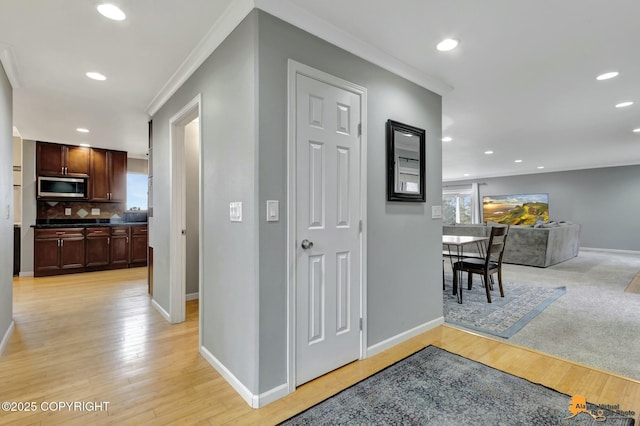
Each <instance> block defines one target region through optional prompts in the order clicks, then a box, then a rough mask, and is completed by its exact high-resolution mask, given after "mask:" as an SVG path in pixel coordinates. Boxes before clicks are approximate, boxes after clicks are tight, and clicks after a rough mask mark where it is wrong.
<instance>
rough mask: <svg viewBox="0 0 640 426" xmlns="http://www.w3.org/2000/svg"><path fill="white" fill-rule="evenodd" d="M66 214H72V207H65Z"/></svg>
mask: <svg viewBox="0 0 640 426" xmlns="http://www.w3.org/2000/svg"><path fill="white" fill-rule="evenodd" d="M64 215H65V216H71V209H70V208H69V207H65V209H64Z"/></svg>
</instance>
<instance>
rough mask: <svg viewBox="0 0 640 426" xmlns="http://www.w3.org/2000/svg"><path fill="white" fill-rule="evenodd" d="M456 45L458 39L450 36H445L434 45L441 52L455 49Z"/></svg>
mask: <svg viewBox="0 0 640 426" xmlns="http://www.w3.org/2000/svg"><path fill="white" fill-rule="evenodd" d="M456 47H458V40H454V39H452V38H445V39H444V40H442V41H441V42H440V43H438V44H437V45H436V49H438V50H439V51H441V52H448V51H450V50H453V49H455V48H456Z"/></svg>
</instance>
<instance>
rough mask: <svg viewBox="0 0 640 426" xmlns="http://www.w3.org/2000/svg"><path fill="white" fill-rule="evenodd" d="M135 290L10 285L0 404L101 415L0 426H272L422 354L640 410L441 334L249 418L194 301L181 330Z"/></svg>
mask: <svg viewBox="0 0 640 426" xmlns="http://www.w3.org/2000/svg"><path fill="white" fill-rule="evenodd" d="M146 289H147V287H146V270H145V269H144V268H139V269H131V270H118V271H105V272H94V273H90V274H76V275H67V276H62V277H49V278H37V279H36V278H18V279H15V280H14V319H15V324H16V326H15V331H14V334H13V336H12V337H11V339H10V341H9V344H8V346H7V349H6V351H5V353H4V354H3V356H2V357H0V402H2V401H16V402H29V401H33V402H35V403H36V404H37V406H38V407H40V405H41V403H43V402H55V401H84V402H86V401H108V402H109V406H108V411H107V412H104V411H103V412H80V411H71V412H69V411H67V410H63V411H61V412H43V411H42V410H41V409H38V411H36V412H35V413H34V412H19V413H16V412H3V411H0V424H16V425H21V426H22V425H39V424H46V425H50V424H64V425H76V424H77V425H86V424H98V425H100V424H134V425H140V424H171V423H175V424H202V425H207V424H211V425H221V424H251V425H253V424H260V425H264V424H275V423H278V422H279V421H281V420H284V419H286V418H288V417H290V416H291V415H293V414H296V413H298V412H300V411H302V410H304V409H306V408H308V407H310V406H312V405H313V404H315V403H317V402H319V401H321V400H323V399H325V398H327V397H329V396H330V395H332V394H334V393H336V392H338V391H340V390H342V389H344V388H346V387H348V386H350V385H352V384H354V383H356V382H358V381H360V380H361V379H363V378H365V377H367V376H369V375H371V374H373V373H375V372H376V371H379V370H381V369H383V368H385V367H386V366H388V365H390V364H392V363H394V362H396V361H398V360H400V359H402V358H404V357H406V356H407V355H410V354H411V353H413V352H415V351H417V350H419V349H421V348H423V347H424V346H426V345H430V344H431V345H436V346H439V347H441V348H443V349H446V350H448V351H451V352H454V353H457V354H460V355H462V356H465V357H467V358H470V359H473V360H476V361H479V362H482V363H484V364H487V365H490V366H492V367H495V368H498V369H500V370H503V371H506V372H509V373H512V374H515V375H517V376H521V377H524V378H527V379H529V380H531V381H534V382H538V383H542V384H544V385H546V386H549V387H552V388H555V389H557V390H558V391H560V392H564V393H566V394H568V395H575V394H577V395H584V396H586V397H587V399H588V400H589V401H592V402H595V403H600V404H610V405H619V406H620V408H621V409H625V410H634V411H636V413H638V412H639V411H640V383H639V382H636V381H632V380H628V379H625V378H622V377H617V376H615V375H610V374H607V373H604V372H600V371H596V370H593V369H590V368H587V367H584V366H580V365H577V364H575V363H572V362H567V361H563V360H561V359H558V358H554V357H550V356H546V355H544V354H541V353H538V352H535V351H532V350H528V349H524V348H520V347H516V346H513V345H510V344H508V343H504V342H501V341H498V340H493V339H487V338H484V337H480V336H477V335H474V334H472V333H468V332H464V331H461V330H458V329H455V328H453V327H448V326H441V327H438V328H436V329H434V330H431V331H429V332H427V333H424V334H422V335H420V336H418V337H415V338H413V339H411V340H409V341H407V342H405V343H402V344H400V345H398V346H396V347H395V348H393V349H391V350H389V351H386V352H383V353H381V354H379V355H376V356H373V357H371V358H369V359H366V360H364V361H359V362H355V363H352V364H349V365H347V366H345V367H343V368H341V369H339V370H336V371H335V372H333V373H330V374H328V375H326V376H324V377H321V378H319V379H317V380H315V381H313V382H311V383H308V384H306V385H304V386H301V387H300V388H298V390H297V391H296V392H295V393H294V394H292V395H289V396H288V397H286V398H283V399H281V400H279V401H276V402H275V403H273V404H270V405H268V406H266V407H264V408H262V409H259V410H255V409H251V408H250V407H249V406H248V405H247V404H246V403H245V402H244V401H243V400H242V399H241V398H240V397H239V396H238V395H237V394H236V393H235V391H234V390H233V389H232V388H231V386H229V385H228V384H227V383H226V382H225V381H224V380H223V379H222V378H221V377H220V375H219V374H218V373H216V371H215V370H214V369H213V368H212V367H211V366H210V365H209V364H208V363H207V362H206V361H205V360H204V359H203V358H202V357H201V356H200V355H199V354H198V351H197V343H198V323H197V319H198V315H197V310H198V305H197V301H193V302H188V304H187V305H188V307H187V321H186V322H184V323H182V324H177V325H170V324H168V323H167V322H166V321H165V320H164V319H162V317H161V316H160V315H159V314H158V313H157V312H156V311H155V310H154V309H153V308H152V307H151V306H150V303H149V297H148V295H147V293H146ZM630 362H634V361H632V360H630ZM568 404H569V400H567V407H568ZM567 413H568V411H567Z"/></svg>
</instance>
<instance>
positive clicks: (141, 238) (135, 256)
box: [130, 226, 148, 266]
mask: <svg viewBox="0 0 640 426" xmlns="http://www.w3.org/2000/svg"><path fill="white" fill-rule="evenodd" d="M147 232H148V228H147V227H146V226H132V227H131V260H130V263H131V264H132V265H140V266H141V265H146V264H147V246H148V235H147Z"/></svg>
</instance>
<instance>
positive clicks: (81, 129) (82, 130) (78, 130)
mask: <svg viewBox="0 0 640 426" xmlns="http://www.w3.org/2000/svg"><path fill="white" fill-rule="evenodd" d="M76 132H80V133H89V129H84V128H82V127H78V128H77V129H76Z"/></svg>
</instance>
